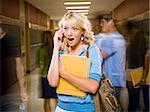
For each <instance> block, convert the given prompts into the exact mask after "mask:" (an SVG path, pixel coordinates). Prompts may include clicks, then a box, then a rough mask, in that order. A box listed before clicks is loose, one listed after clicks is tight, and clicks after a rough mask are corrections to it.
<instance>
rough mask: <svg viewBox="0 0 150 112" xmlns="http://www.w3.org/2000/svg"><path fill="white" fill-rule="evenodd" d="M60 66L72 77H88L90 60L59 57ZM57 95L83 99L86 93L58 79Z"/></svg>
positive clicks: (71, 56)
mask: <svg viewBox="0 0 150 112" xmlns="http://www.w3.org/2000/svg"><path fill="white" fill-rule="evenodd" d="M61 60H62V64H63V65H64V67H65V70H66V71H67V72H69V73H71V74H72V75H74V76H78V77H88V75H89V70H90V63H91V62H90V60H89V59H88V58H87V57H86V56H75V55H64V54H63V55H61ZM57 93H59V94H65V95H72V96H78V97H85V96H86V93H85V92H83V91H81V90H80V89H78V88H77V87H75V86H74V85H72V84H71V83H70V82H68V81H66V80H65V79H63V78H61V77H60V80H59V84H58V88H57Z"/></svg>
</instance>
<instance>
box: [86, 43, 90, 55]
mask: <svg viewBox="0 0 150 112" xmlns="http://www.w3.org/2000/svg"><path fill="white" fill-rule="evenodd" d="M89 48H90V44H88V46H87V49H86V57H87V58H89Z"/></svg>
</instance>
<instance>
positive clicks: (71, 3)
mask: <svg viewBox="0 0 150 112" xmlns="http://www.w3.org/2000/svg"><path fill="white" fill-rule="evenodd" d="M83 4H84V5H90V4H91V2H64V5H83Z"/></svg>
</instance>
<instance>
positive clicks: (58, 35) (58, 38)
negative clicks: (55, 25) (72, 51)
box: [54, 29, 64, 48]
mask: <svg viewBox="0 0 150 112" xmlns="http://www.w3.org/2000/svg"><path fill="white" fill-rule="evenodd" d="M63 38H64V34H63V30H62V29H60V30H58V31H56V32H55V35H54V47H58V48H60V47H61V45H62V42H63Z"/></svg>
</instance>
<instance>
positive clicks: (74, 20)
mask: <svg viewBox="0 0 150 112" xmlns="http://www.w3.org/2000/svg"><path fill="white" fill-rule="evenodd" d="M66 22H67V23H71V24H72V25H75V26H76V27H78V28H81V29H82V30H83V31H84V34H83V35H82V36H83V39H82V42H83V43H84V44H88V45H90V44H91V43H93V41H94V33H93V32H92V26H91V23H90V21H89V20H88V18H87V17H86V16H85V15H83V14H81V13H78V12H67V13H66V14H64V16H63V17H62V19H61V20H60V21H59V24H58V25H59V28H60V29H63V25H64V23H66ZM65 46H66V47H68V46H67V42H66V41H65V39H64V47H65Z"/></svg>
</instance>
